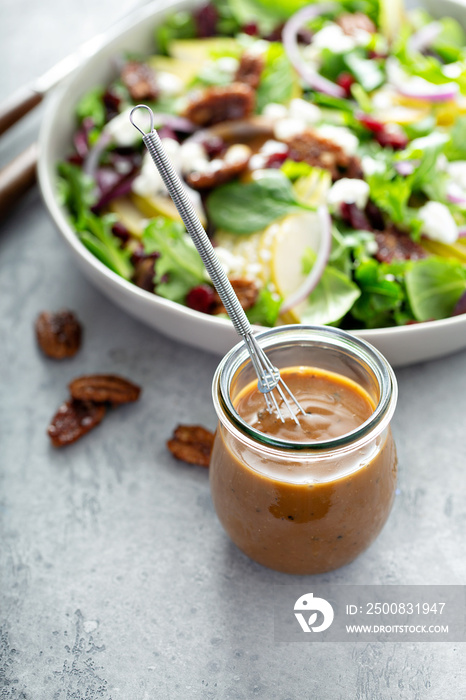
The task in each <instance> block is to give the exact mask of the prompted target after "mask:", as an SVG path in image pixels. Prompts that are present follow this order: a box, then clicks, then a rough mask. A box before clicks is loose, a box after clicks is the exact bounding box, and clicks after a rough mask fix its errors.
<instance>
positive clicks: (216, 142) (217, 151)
mask: <svg viewBox="0 0 466 700" xmlns="http://www.w3.org/2000/svg"><path fill="white" fill-rule="evenodd" d="M201 144H202V146H203V148H204V150H205V152H206V154H207V157H208V158H209V160H212V159H213V158H218V156H219V155H221V154H222V153H223V151H224V150H225V148H226V144H225V141H224V140H223V139H221V138H220V136H208V137H207V138H205V139H203V140H202V141H201Z"/></svg>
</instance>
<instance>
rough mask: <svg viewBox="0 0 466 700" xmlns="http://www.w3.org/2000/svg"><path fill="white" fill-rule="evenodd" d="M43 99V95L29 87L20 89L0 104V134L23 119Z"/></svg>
mask: <svg viewBox="0 0 466 700" xmlns="http://www.w3.org/2000/svg"><path fill="white" fill-rule="evenodd" d="M42 99H43V95H42V94H41V93H40V92H37V90H34V89H33V88H31V87H27V86H26V87H22V88H20V89H19V90H17V91H16V92H15V93H13V95H11V97H8V98H7V99H6V100H5V101H4V102H2V103H1V104H0V134H3V133H4V132H5V131H6V130H7V129H9V128H10V126H12V125H13V124H15V123H16V122H17V121H19V120H20V119H21V117H24V115H25V114H27V113H28V112H30V111H31V109H33V108H34V107H35V106H36V105H38V104H39V102H41V101H42Z"/></svg>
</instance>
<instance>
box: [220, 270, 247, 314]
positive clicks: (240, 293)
mask: <svg viewBox="0 0 466 700" xmlns="http://www.w3.org/2000/svg"><path fill="white" fill-rule="evenodd" d="M230 282H231V286H232V287H233V289H234V290H235V292H236V296H237V297H238V299H239V302H240V304H241V306H242V307H243V309H244V310H245V311H247V309H250V308H251V306H254V304H255V303H256V301H257V295H258V294H259V289H258V287H257V284H256V283H255V282H254V280H249V279H246V278H245V277H231V278H230ZM214 304H215V305H214V307H213V310H212V313H213V314H225V313H226V309H225V307H224V306H223V304H222V302H221V300H220V297H219V296H218V294H217V292H214Z"/></svg>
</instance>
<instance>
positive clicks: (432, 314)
mask: <svg viewBox="0 0 466 700" xmlns="http://www.w3.org/2000/svg"><path fill="white" fill-rule="evenodd" d="M406 289H407V293H408V298H409V302H410V305H411V308H412V310H413V312H414V316H415V318H416V320H417V321H430V320H433V319H440V318H448V317H449V316H451V314H452V311H453V309H454V308H455V306H456V304H457V302H458V301H459V299H460V297H461V296H462V295H463V294H464V292H465V291H466V267H465V266H464V265H463V264H461V263H460V262H459V261H457V260H453V259H450V258H437V257H430V258H425V259H424V260H418V261H417V262H416V263H415V264H413V265H412V267H411V268H410V269H409V270H408V271H407V272H406Z"/></svg>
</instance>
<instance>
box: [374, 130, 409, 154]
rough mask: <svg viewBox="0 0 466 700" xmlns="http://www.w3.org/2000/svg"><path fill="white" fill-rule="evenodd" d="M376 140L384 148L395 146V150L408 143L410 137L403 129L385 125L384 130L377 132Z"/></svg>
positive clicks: (401, 148)
mask: <svg viewBox="0 0 466 700" xmlns="http://www.w3.org/2000/svg"><path fill="white" fill-rule="evenodd" d="M375 139H376V141H377V142H378V143H379V144H380V145H381V146H383V148H393V150H394V151H401V150H403V148H406V146H407V145H408V141H409V139H408V137H407V136H406V134H405V133H403V131H401V129H395V128H388V127H385V128H384V129H383V131H380V132H379V133H377V134H375Z"/></svg>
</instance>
